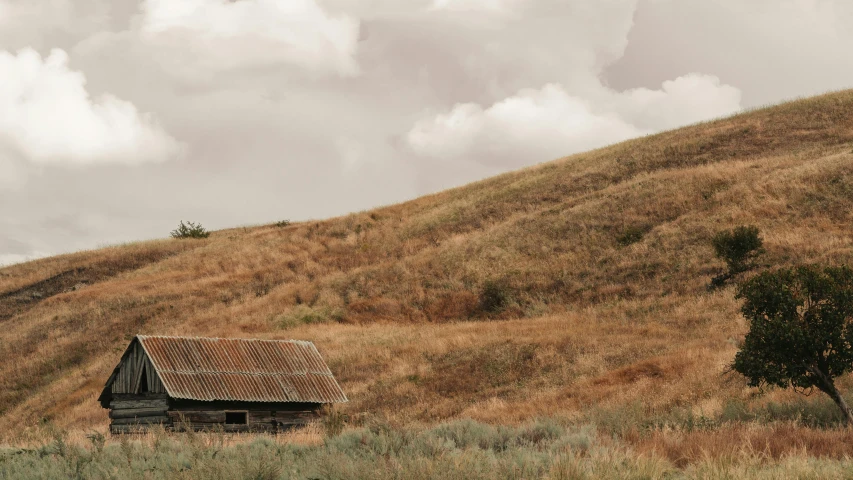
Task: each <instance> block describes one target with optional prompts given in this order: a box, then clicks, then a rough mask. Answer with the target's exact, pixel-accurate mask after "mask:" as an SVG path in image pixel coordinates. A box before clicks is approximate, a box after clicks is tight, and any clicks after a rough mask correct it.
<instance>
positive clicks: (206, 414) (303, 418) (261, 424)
mask: <svg viewBox="0 0 853 480" xmlns="http://www.w3.org/2000/svg"><path fill="white" fill-rule="evenodd" d="M201 408H203V407H201ZM229 411H246V410H239V409H234V410H229ZM225 412H226V410H202V409H195V408H189V409H182V410H174V409H173V410H170V411H168V412H167V415H168V416H169V418H170V419H171V422H172V424H173V425H174V426H175V428H176V429H178V430H185V429H192V430H196V431H198V430H216V429H222V431H225V432H247V431H252V432H275V431H279V430H286V429H288V428H292V427H297V426H302V425H307V424H308V423H310V422H311V421H313V420H316V419H317V418H319V415H318V413H317V411H316V410H305V411H272V410H248V415H247V420H248V424H245V425H233V424H225Z"/></svg>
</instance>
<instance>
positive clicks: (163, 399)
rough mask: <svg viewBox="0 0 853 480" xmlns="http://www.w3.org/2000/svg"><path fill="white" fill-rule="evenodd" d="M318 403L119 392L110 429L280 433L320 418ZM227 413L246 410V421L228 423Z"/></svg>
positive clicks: (111, 416)
mask: <svg viewBox="0 0 853 480" xmlns="http://www.w3.org/2000/svg"><path fill="white" fill-rule="evenodd" d="M319 408H320V405H319V404H312V403H256V402H196V401H191V400H175V399H170V398H168V397H167V396H166V395H165V394H145V395H134V394H117V395H115V397H114V398H113V400H112V401H110V413H109V416H110V420H111V423H110V432H112V433H132V432H144V431H145V430H146V429H147V428H148V427H149V426H152V425H162V426H163V427H165V428H166V429H169V430H173V429H174V430H195V431H201V430H212V431H222V432H271V433H274V432H279V431H284V430H287V429H290V428H293V427H298V426H303V425H307V424H308V423H310V422H311V421H314V420H316V419H318V418H319V417H320V415H319ZM226 412H246V420H247V423H246V424H227V423H225V420H226Z"/></svg>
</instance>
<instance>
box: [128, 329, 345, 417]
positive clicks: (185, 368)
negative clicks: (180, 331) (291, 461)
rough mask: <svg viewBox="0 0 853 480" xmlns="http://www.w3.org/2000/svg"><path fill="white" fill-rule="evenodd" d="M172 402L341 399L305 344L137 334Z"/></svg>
mask: <svg viewBox="0 0 853 480" xmlns="http://www.w3.org/2000/svg"><path fill="white" fill-rule="evenodd" d="M136 338H137V339H138V340H139V343H140V344H141V345H142V348H144V349H145V353H147V354H148V357H149V358H150V359H151V363H153V364H154V368H155V370H157V373H158V374H159V375H160V380H161V381H162V382H163V385H164V386H165V387H166V392H167V393H168V394H169V396H170V397H172V398H184V399H190V400H226V401H228V400H231V401H248V402H308V403H340V402H346V401H347V397H346V395H344V392H343V390H341V387H340V385H338V382H337V381H336V380H335V377H333V376H332V372H331V371H330V370H329V367H328V366H326V362H324V361H323V358H322V357H321V356H320V352H318V351H317V348H316V347H315V346H314V344H313V343H311V342H306V341H300V340H255V339H238V338H198V337H195V338H188V337H161V336H148V335H137V337H136Z"/></svg>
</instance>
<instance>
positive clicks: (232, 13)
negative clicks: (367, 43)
mask: <svg viewBox="0 0 853 480" xmlns="http://www.w3.org/2000/svg"><path fill="white" fill-rule="evenodd" d="M143 11H144V16H143V22H142V31H143V33H144V34H146V35H147V38H148V39H149V40H150V41H152V42H154V43H160V44H162V45H163V46H166V47H169V46H173V45H175V44H180V47H181V48H190V49H191V50H192V54H191V55H190V57H193V58H192V60H194V61H197V62H199V64H200V65H201V66H202V67H205V68H210V69H229V68H241V67H257V66H267V65H275V64H279V63H285V64H291V65H296V66H299V67H301V68H305V69H308V70H309V71H313V72H335V73H338V74H341V75H353V74H356V73H358V64H357V63H356V60H355V53H356V44H357V42H358V36H359V23H358V21H357V20H356V19H354V18H351V17H349V16H346V15H340V16H336V17H333V16H330V15H329V14H327V13H326V12H325V11H324V10H323V9H322V8H321V7H320V6H319V5H318V4H317V3H316V1H315V0H287V1H278V0H242V1H238V2H231V1H228V0H145V2H144V4H143ZM187 59H189V57H188V58H187Z"/></svg>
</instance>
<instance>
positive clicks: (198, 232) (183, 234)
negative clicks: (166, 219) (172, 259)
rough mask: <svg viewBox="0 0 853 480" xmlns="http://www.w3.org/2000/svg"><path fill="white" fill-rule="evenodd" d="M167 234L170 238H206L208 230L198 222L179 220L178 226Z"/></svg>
mask: <svg viewBox="0 0 853 480" xmlns="http://www.w3.org/2000/svg"><path fill="white" fill-rule="evenodd" d="M169 235H171V236H172V238H207V237H209V236H210V232H208V231H207V230H205V229H204V227H202V226H201V224H200V223H193V222H186V223H184V221H183V220H181V223H180V225H178V228H176V229H174V230H172V231H171V232H170V233H169Z"/></svg>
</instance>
